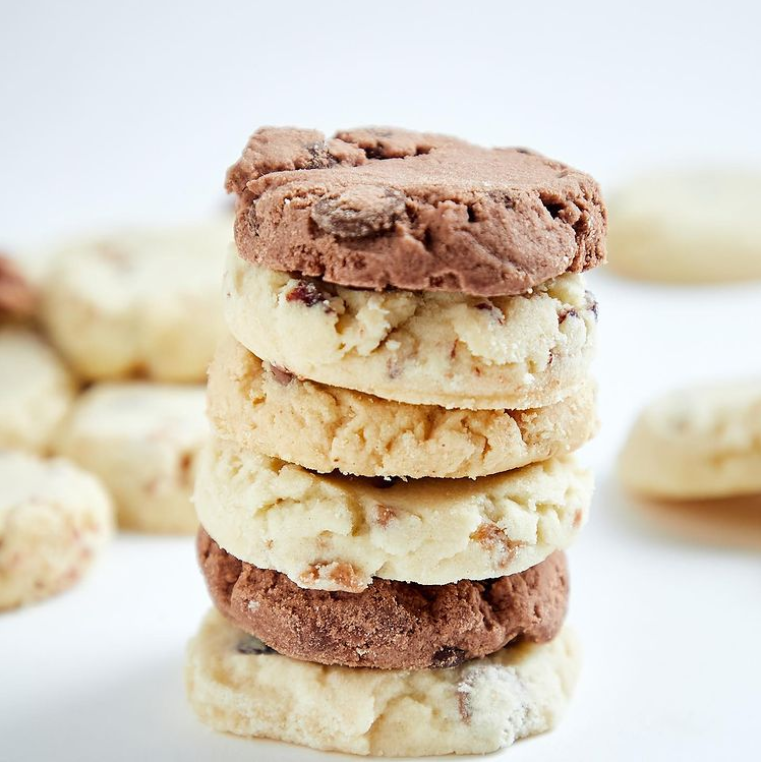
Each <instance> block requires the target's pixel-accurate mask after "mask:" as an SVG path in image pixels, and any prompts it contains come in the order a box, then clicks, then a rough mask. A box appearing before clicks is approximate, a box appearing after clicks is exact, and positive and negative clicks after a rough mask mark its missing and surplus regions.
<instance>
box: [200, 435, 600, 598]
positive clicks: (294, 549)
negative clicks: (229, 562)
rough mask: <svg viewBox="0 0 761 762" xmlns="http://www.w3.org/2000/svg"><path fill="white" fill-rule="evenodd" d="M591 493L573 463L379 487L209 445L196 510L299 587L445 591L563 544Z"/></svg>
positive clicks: (224, 542)
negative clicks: (381, 582)
mask: <svg viewBox="0 0 761 762" xmlns="http://www.w3.org/2000/svg"><path fill="white" fill-rule="evenodd" d="M591 493H592V478H591V476H590V475H589V473H588V472H587V471H585V470H583V469H581V468H580V467H579V466H578V465H576V464H575V462H574V461H573V460H571V459H570V458H553V459H552V460H547V461H544V462H542V463H538V464H535V465H531V466H526V467H525V468H522V469H519V470H516V471H508V472H507V473H504V474H497V475H495V476H484V477H482V478H480V479H477V480H472V479H418V480H414V481H407V482H405V481H403V480H401V479H399V480H394V481H391V482H387V481H384V480H383V479H367V478H362V477H347V476H325V475H318V474H314V473H312V472H311V471H307V470H305V469H303V468H301V467H300V466H296V465H292V464H290V463H285V462H283V461H280V460H275V459H273V458H268V457H266V456H263V455H256V454H255V453H252V452H247V451H242V450H240V449H239V448H237V446H236V445H235V444H233V443H231V442H228V441H225V440H222V439H216V440H212V442H211V443H210V445H209V447H208V448H207V449H206V450H205V452H204V453H203V454H202V457H201V460H200V466H199V471H198V480H197V481H196V491H195V504H196V510H197V511H198V518H199V520H200V522H201V524H202V525H203V526H204V527H205V528H206V530H207V532H208V533H209V534H210V535H211V537H212V538H213V539H214V540H216V541H217V543H218V544H219V545H220V546H221V547H222V548H224V549H225V550H227V551H228V552H229V553H231V554H232V555H234V556H235V557H236V558H239V559H241V560H243V561H248V562H249V563H251V564H254V566H258V567H259V568H262V569H275V570H276V571H279V572H282V573H284V574H287V575H288V576H289V577H290V578H291V579H292V580H293V581H294V582H296V583H297V584H298V585H300V586H301V587H306V588H315V589H319V590H348V591H358V590H362V589H364V588H365V587H366V586H367V585H368V584H370V582H371V580H372V578H373V577H382V578H384V579H396V580H401V581H404V582H419V583H421V584H423V585H443V584H446V583H448V582H456V581H458V580H461V579H485V578H489V577H500V576H503V575H505V574H515V573H517V572H521V571H523V570H524V569H527V568H528V567H529V566H534V565H535V564H538V563H539V562H540V561H543V560H544V559H545V558H547V556H549V555H550V553H552V552H553V551H555V550H559V549H563V548H566V547H567V546H568V545H569V544H570V543H571V541H572V540H573V538H574V537H575V535H576V533H577V531H578V529H579V528H580V527H581V525H582V524H583V523H584V522H585V520H586V516H587V509H588V507H589V502H590V498H591Z"/></svg>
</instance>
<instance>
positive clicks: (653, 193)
mask: <svg viewBox="0 0 761 762" xmlns="http://www.w3.org/2000/svg"><path fill="white" fill-rule="evenodd" d="M610 202H611V203H610V207H611V212H612V214H611V225H610V236H609V248H610V254H611V256H610V266H611V267H612V268H613V270H614V271H615V272H618V273H620V274H621V275H625V276H629V277H632V278H641V279H643V280H652V281H663V282H667V283H711V282H722V281H735V280H747V279H751V278H761V218H760V217H759V214H758V210H759V208H760V207H761V172H758V171H754V170H752V169H739V168H738V169H734V170H733V169H731V168H720V167H713V168H711V167H705V168H695V169H690V170H684V169H682V170H678V169H674V170H673V171H671V172H669V171H668V170H665V169H664V170H660V171H656V172H652V173H648V174H646V175H643V176H641V177H639V178H637V179H635V180H634V181H632V182H631V183H629V184H628V185H626V186H624V187H622V188H621V189H620V190H619V191H618V192H617V193H614V194H612V195H611V199H610Z"/></svg>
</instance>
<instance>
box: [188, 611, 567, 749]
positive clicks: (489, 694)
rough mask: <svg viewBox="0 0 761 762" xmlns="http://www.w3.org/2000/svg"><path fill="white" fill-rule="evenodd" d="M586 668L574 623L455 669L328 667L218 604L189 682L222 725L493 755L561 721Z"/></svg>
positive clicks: (342, 743) (207, 713)
mask: <svg viewBox="0 0 761 762" xmlns="http://www.w3.org/2000/svg"><path fill="white" fill-rule="evenodd" d="M578 665H579V649H578V646H577V643H576V639H575V637H574V636H573V635H572V634H571V633H570V632H569V631H568V630H564V631H563V632H561V634H560V635H558V636H557V637H556V638H555V639H554V640H552V641H551V642H549V643H544V644H534V643H521V644H518V645H515V646H510V647H508V648H504V649H502V650H501V651H498V652H497V653H496V654H493V655H491V656H488V657H486V658H485V659H481V660H479V661H476V662H469V663H466V664H463V665H460V666H458V667H452V668H449V669H432V670H419V671H412V672H409V671H401V670H377V669H362V668H354V669H352V668H348V667H325V666H322V665H318V664H310V663H307V662H302V661H295V660H293V659H289V658H287V657H285V656H281V655H279V654H277V653H275V652H273V651H271V650H270V649H268V648H267V647H266V646H264V644H262V643H261V642H260V641H258V640H256V639H255V638H253V637H251V636H250V635H248V634H246V633H244V632H242V631H241V630H239V629H237V628H236V627H234V626H233V625H231V624H230V623H228V622H227V621H226V620H225V619H224V618H223V617H222V615H221V614H219V613H218V612H216V611H212V612H210V613H209V614H208V615H207V617H206V619H205V620H204V622H203V624H202V625H201V628H200V631H199V632H198V634H197V635H196V637H195V638H194V639H193V640H192V641H191V642H190V644H189V646H188V651H187V661H186V668H185V680H186V687H187V692H188V698H189V700H190V704H191V706H192V707H193V709H194V711H195V712H196V714H197V715H198V717H199V718H200V719H201V720H202V721H203V722H204V723H206V724H207V725H209V726H210V727H212V728H214V729H215V730H218V731H222V732H227V733H233V734H235V735H240V736H248V737H252V736H253V737H259V738H271V739H275V740H280V741H287V742H290V743H297V744H301V745H303V746H308V747H311V748H313V749H321V750H324V751H341V752H346V753H350V754H362V755H368V754H373V755H378V756H389V757H400V756H431V755H439V754H441V755H443V754H486V753H489V752H492V751H496V750H497V749H501V748H504V747H505V746H510V745H511V744H512V743H514V742H515V741H517V740H519V739H521V738H525V737H527V736H531V735H536V734H538V733H543V732H545V731H547V730H550V729H551V728H553V727H554V726H555V725H556V724H557V723H558V721H559V720H560V717H561V716H562V714H563V711H564V710H565V707H566V705H567V703H568V700H569V698H570V695H571V692H572V690H573V686H574V684H575V682H576V677H577V673H578Z"/></svg>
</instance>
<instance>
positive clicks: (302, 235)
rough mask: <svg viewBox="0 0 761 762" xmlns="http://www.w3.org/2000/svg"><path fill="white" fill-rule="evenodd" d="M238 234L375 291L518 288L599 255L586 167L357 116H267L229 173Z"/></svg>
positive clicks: (273, 256)
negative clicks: (333, 129) (288, 121)
mask: <svg viewBox="0 0 761 762" xmlns="http://www.w3.org/2000/svg"><path fill="white" fill-rule="evenodd" d="M227 188H228V190H229V191H230V192H234V193H237V194H238V197H239V198H238V204H237V213H236V221H235V239H236V243H237V246H238V250H239V252H240V254H241V256H242V257H244V258H246V259H248V260H250V261H251V262H255V263H258V264H261V265H264V266H266V267H269V268H272V269H275V270H281V271H288V272H296V273H300V274H302V275H305V276H311V277H320V278H322V279H323V280H325V281H327V282H330V283H337V284H341V285H344V286H353V287H358V288H371V289H376V290H381V289H385V288H388V287H394V288H401V289H405V290H426V291H450V292H461V293H466V294H473V295H479V296H496V295H509V294H520V293H523V292H525V291H527V290H529V289H530V288H532V287H534V286H537V285H539V284H540V283H543V282H544V281H547V280H549V279H551V278H554V277H557V276H559V275H561V274H562V273H565V272H581V271H582V270H586V269H589V268H591V267H595V266H596V265H597V264H599V263H600V262H602V261H604V259H605V229H606V211H605V207H604V205H603V202H602V200H601V197H600V192H599V188H598V186H597V184H596V183H595V182H594V180H592V178H590V177H589V176H588V175H585V174H584V173H582V172H578V171H577V170H575V169H572V168H570V167H568V166H566V165H564V164H561V163H560V162H557V161H553V160H550V159H547V158H545V157H543V156H540V155H539V154H536V153H534V152H532V151H528V150H526V149H514V148H496V149H487V148H480V147H478V146H474V145H470V144H468V143H466V142H464V141H461V140H457V139H455V138H450V137H447V136H442V135H429V134H424V133H417V132H411V131H407V130H400V129H397V128H377V127H376V128H373V127H371V128H358V129H353V130H345V131H343V132H339V133H338V134H337V135H336V136H335V137H334V138H332V139H330V140H326V139H325V137H324V136H323V135H322V134H321V133H319V132H317V131H316V130H302V129H297V128H272V127H269V128H263V129H261V130H259V131H257V132H256V133H254V134H253V135H252V136H251V138H250V140H249V142H248V144H247V146H246V148H245V149H244V151H243V155H242V157H241V159H240V160H239V161H238V162H237V163H236V164H234V165H233V166H232V167H231V168H230V170H229V171H228V175H227Z"/></svg>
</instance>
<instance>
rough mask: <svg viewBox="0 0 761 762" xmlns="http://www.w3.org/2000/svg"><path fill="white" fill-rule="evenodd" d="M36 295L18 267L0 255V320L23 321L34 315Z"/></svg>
mask: <svg viewBox="0 0 761 762" xmlns="http://www.w3.org/2000/svg"><path fill="white" fill-rule="evenodd" d="M36 307H37V293H36V291H35V289H34V288H33V287H32V286H31V284H30V283H29V280H28V279H27V278H26V276H25V274H24V273H23V272H22V271H21V268H20V267H19V265H18V264H17V263H16V262H14V261H13V260H12V259H11V258H10V257H6V256H3V254H2V253H0V320H2V319H4V318H12V319H24V318H29V317H31V316H32V315H33V314H34V311H35V309H36Z"/></svg>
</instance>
